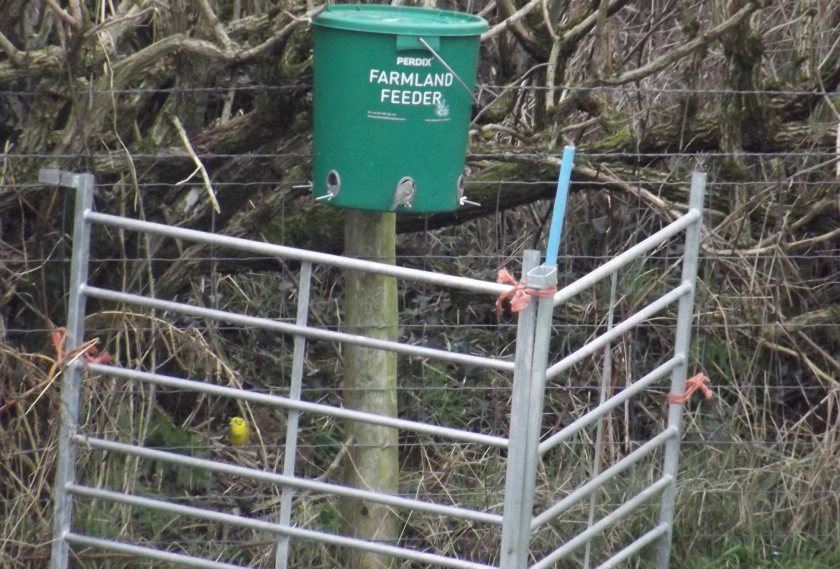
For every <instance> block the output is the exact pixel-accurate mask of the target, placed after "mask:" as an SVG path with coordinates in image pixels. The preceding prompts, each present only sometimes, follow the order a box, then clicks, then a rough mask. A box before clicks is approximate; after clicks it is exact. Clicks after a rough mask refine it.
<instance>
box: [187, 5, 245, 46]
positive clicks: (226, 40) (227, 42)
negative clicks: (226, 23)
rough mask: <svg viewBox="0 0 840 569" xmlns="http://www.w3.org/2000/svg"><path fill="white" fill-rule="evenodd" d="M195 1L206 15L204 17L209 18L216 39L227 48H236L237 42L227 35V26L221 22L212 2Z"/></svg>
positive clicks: (202, 13)
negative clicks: (211, 4)
mask: <svg viewBox="0 0 840 569" xmlns="http://www.w3.org/2000/svg"><path fill="white" fill-rule="evenodd" d="M195 2H196V4H198V8H199V9H200V10H201V15H202V16H204V19H205V20H207V23H208V24H209V26H210V29H211V30H212V31H213V35H214V36H215V37H216V41H218V42H219V43H220V44H222V47H223V48H224V49H226V50H232V49H234V48H235V47H236V44H235V43H234V42H233V41H232V40H231V39H230V37H229V36H228V35H227V32H226V31H225V28H224V27H223V26H222V24H221V22H219V18H218V16H216V12H214V11H213V8H212V7H211V6H210V3H209V2H208V1H207V0H195Z"/></svg>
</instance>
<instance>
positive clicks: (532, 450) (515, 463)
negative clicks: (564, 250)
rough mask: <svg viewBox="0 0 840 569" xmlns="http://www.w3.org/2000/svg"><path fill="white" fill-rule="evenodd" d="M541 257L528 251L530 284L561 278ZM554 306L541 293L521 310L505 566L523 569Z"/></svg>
mask: <svg viewBox="0 0 840 569" xmlns="http://www.w3.org/2000/svg"><path fill="white" fill-rule="evenodd" d="M538 261H539V253H538V252H537V251H530V250H529V251H526V252H525V255H524V258H523V263H522V265H523V267H522V272H523V273H524V274H525V275H526V284H527V285H528V286H529V287H532V288H547V287H548V286H550V285H551V284H553V283H554V282H556V277H557V270H556V268H553V267H545V266H541V267H536V264H537V262H538ZM546 272H547V273H550V274H546ZM538 307H539V311H538ZM553 307H554V301H553V298H552V297H540V302H539V303H536V302H532V303H530V304H529V305H528V307H527V308H526V309H525V310H523V311H522V312H521V313H520V316H519V324H518V330H517V335H516V367H515V368H514V373H513V398H512V401H511V421H510V439H509V440H510V442H509V444H508V456H507V473H506V478H505V502H504V520H503V522H502V545H501V554H500V567H501V568H502V569H524V567H525V566H526V565H527V558H528V544H529V536H530V528H531V515H532V508H533V500H534V479H535V477H536V467H537V461H538V452H537V445H538V443H539V429H540V424H541V420H542V412H541V411H542V404H543V390H544V387H545V373H546V361H547V358H548V344H549V340H550V328H551V314H552V312H553ZM538 315H539V323H538Z"/></svg>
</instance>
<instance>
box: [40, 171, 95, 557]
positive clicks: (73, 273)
mask: <svg viewBox="0 0 840 569" xmlns="http://www.w3.org/2000/svg"><path fill="white" fill-rule="evenodd" d="M38 179H39V181H41V182H44V183H47V184H55V185H59V186H63V187H65V188H75V189H76V208H75V214H74V220H73V258H72V261H71V263H70V296H69V299H68V302H67V335H66V337H65V342H66V343H65V346H66V349H67V351H72V350H73V349H74V348H76V347H77V346H79V345H80V344H81V343H82V341H83V338H84V333H85V296H84V293H83V292H82V288H83V287H84V285H85V283H86V282H87V276H88V260H89V255H90V251H89V249H90V225H89V224H88V223H87V221H86V220H85V213H87V212H88V211H89V210H90V209H91V205H92V203H93V187H94V177H93V174H72V173H69V172H61V171H58V170H41V171H40V172H39V173H38ZM81 379H82V372H81V362H79V361H77V360H76V361H71V362H69V363H68V364H67V366H66V367H65V369H64V370H63V371H62V373H61V425H60V428H59V433H58V457H57V461H56V474H55V497H54V500H55V506H54V507H55V514H54V519H53V541H52V552H51V556H50V568H51V569H67V567H68V566H69V553H70V550H69V547H70V546H69V544H68V543H67V541H66V540H65V539H64V537H65V535H67V533H69V532H70V518H71V511H72V500H71V497H70V494H69V493H68V491H67V486H68V484H72V483H73V482H74V480H75V477H76V470H75V461H76V449H75V446H74V444H73V442H72V440H71V437H72V436H73V435H74V434H76V430H77V419H78V415H79V387H80V384H81Z"/></svg>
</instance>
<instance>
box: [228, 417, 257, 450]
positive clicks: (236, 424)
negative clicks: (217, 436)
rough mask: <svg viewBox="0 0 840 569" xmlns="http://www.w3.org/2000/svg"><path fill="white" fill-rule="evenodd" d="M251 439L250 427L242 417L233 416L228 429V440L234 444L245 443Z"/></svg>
mask: <svg viewBox="0 0 840 569" xmlns="http://www.w3.org/2000/svg"><path fill="white" fill-rule="evenodd" d="M250 440H251V427H249V426H248V421H246V420H245V419H243V418H242V417H233V418H232V419H231V420H230V429H229V430H228V442H230V444H232V445H235V446H241V445H247V444H248V441H250Z"/></svg>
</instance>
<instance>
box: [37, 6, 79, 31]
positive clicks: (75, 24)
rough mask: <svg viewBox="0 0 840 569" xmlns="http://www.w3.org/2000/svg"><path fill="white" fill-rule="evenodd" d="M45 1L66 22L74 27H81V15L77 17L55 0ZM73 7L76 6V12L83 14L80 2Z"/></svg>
mask: <svg viewBox="0 0 840 569" xmlns="http://www.w3.org/2000/svg"><path fill="white" fill-rule="evenodd" d="M44 3H46V5H47V6H49V8H50V10H52V11H53V12H55V13H56V14H57V15H58V17H59V18H61V19H62V20H63V21H64V22H65V23H67V24H69V25H70V26H71V27H72V28H74V29H76V30H78V29H79V28H80V27H81V24H80V23H79V21H80V19H81V17H80V16H79V17H76V16H73V15H71V14H69V13H67V12H66V11H64V9H63V8H62V7H61V6H59V5H58V4H56V3H55V0H44ZM71 6H73V3H71ZM73 7H74V8H75V10H74V12H76V11H79V14H81V11H80V10H79V3H78V2H75V6H73Z"/></svg>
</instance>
